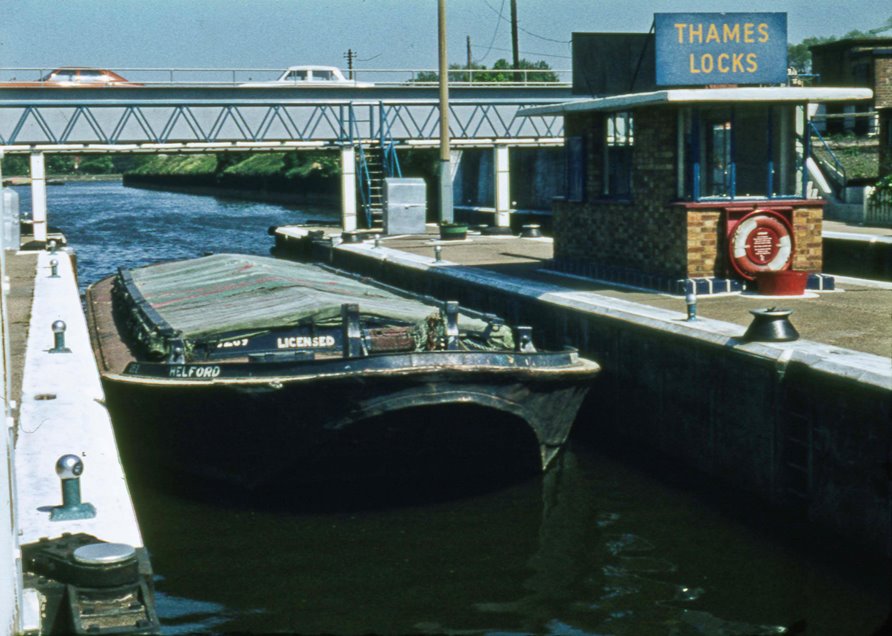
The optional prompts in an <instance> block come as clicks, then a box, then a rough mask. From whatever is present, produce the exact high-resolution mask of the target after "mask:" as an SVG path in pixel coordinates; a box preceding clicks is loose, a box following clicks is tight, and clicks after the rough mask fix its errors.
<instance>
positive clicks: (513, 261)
mask: <svg viewBox="0 0 892 636" xmlns="http://www.w3.org/2000/svg"><path fill="white" fill-rule="evenodd" d="M310 229H318V228H310ZM280 231H284V229H283V230H280ZM429 232H430V234H428V235H426V236H420V235H418V236H398V237H382V238H381V240H380V245H381V247H382V248H389V249H393V250H398V251H400V252H404V253H406V254H414V255H417V256H420V257H423V258H424V259H427V260H428V261H429V262H431V263H433V259H434V247H435V245H439V246H440V249H441V257H442V259H443V261H446V262H448V263H452V264H455V265H462V266H467V267H473V268H479V269H481V270H486V271H492V272H497V273H499V274H503V275H508V276H516V277H520V278H521V279H526V280H530V281H539V282H543V283H548V284H551V285H556V286H560V287H563V288H566V289H567V290H568V291H569V290H572V291H578V292H590V293H592V294H596V295H598V296H601V297H604V298H612V299H616V300H620V301H624V302H630V303H635V304H638V305H643V306H647V307H652V308H655V309H659V310H669V311H674V312H678V317H679V319H681V318H684V317H685V315H686V305H685V301H684V299H683V298H682V297H680V296H672V295H668V294H663V293H659V292H654V291H650V290H645V289H637V288H631V287H625V286H620V285H616V284H611V283H608V282H604V281H595V280H591V279H584V278H577V277H573V276H568V275H565V274H560V273H557V272H553V271H550V270H548V269H546V266H547V264H548V262H549V261H550V260H551V258H552V256H553V253H554V249H553V247H554V245H553V242H552V240H551V239H550V238H536V239H525V238H517V237H513V236H510V237H494V236H481V235H469V238H468V240H466V241H439V240H437V238H436V236H435V235H434V234H433V232H434V227H433V226H429ZM299 233H300V232H299V231H298V232H297V234H299ZM326 233H327V234H337V231H336V230H334V229H333V228H329V229H327V230H326ZM890 234H892V231H890ZM366 245H368V243H366ZM442 265H445V263H443V264H441V266H442ZM826 273H829V274H832V273H833V272H826ZM837 288H838V289H837V291H832V292H820V293H815V292H809V293H807V294H805V295H804V296H799V297H790V296H784V297H772V296H761V295H758V294H755V293H748V292H747V293H743V294H726V295H712V296H700V297H699V298H698V303H697V313H698V316H700V317H705V318H711V319H714V320H720V321H724V322H728V323H732V324H734V325H739V326H740V328H741V329H740V333H741V334H742V333H743V331H744V330H745V328H746V327H747V326H748V325H749V324H750V322H752V319H753V316H752V314H750V310H752V309H762V308H767V307H783V308H786V309H792V310H793V314H792V315H791V317H790V319H791V322H792V323H793V325H794V326H795V327H796V329H797V331H798V332H799V334H800V335H801V337H802V338H803V339H806V340H813V341H816V342H820V343H824V344H827V345H832V346H836V347H841V348H844V349H852V350H854V351H860V352H864V353H870V354H875V355H879V356H889V355H890V353H892V324H890V308H892V283H888V282H881V281H869V280H861V279H854V278H847V277H838V279H837Z"/></svg>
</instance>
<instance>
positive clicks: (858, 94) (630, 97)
mask: <svg viewBox="0 0 892 636" xmlns="http://www.w3.org/2000/svg"><path fill="white" fill-rule="evenodd" d="M870 99H873V91H872V90H871V89H869V88H834V87H823V86H759V87H745V88H736V87H735V88H673V89H668V90H661V91H653V92H649V93H631V94H627V95H613V96H610V97H597V98H594V99H577V100H573V101H569V102H561V103H558V104H547V105H544V106H533V107H531V108H524V109H523V110H521V111H520V112H519V113H518V114H519V115H520V116H523V117H536V116H541V115H567V114H571V113H583V112H593V111H616V110H628V109H632V108H641V107H643V106H664V105H669V104H675V105H683V104H733V103H765V104H784V103H791V104H801V103H821V102H837V101H846V102H848V101H862V100H870Z"/></svg>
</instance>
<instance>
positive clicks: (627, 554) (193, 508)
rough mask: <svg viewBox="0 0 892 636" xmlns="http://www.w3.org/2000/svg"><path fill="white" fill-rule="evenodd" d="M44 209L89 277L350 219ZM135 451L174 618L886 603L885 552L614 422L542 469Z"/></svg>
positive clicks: (626, 629) (801, 629) (773, 613)
mask: <svg viewBox="0 0 892 636" xmlns="http://www.w3.org/2000/svg"><path fill="white" fill-rule="evenodd" d="M17 190H18V191H19V193H20V195H21V200H22V208H23V209H24V210H29V209H30V196H29V195H30V193H29V192H28V191H27V189H24V188H18V189H17ZM48 205H49V217H50V223H51V225H54V226H58V227H59V228H61V229H62V230H64V232H65V233H66V235H67V236H68V238H69V241H70V245H71V246H72V247H73V248H74V249H75V250H76V252H77V255H78V267H79V275H80V284H81V286H86V285H88V284H90V283H92V282H94V281H96V280H98V279H99V278H101V277H103V276H105V275H107V274H109V273H112V272H113V271H114V270H115V269H116V268H117V267H118V266H121V265H124V266H135V265H140V264H145V263H150V262H155V261H158V260H166V259H173V258H187V257H193V256H199V255H201V254H203V253H206V252H221V251H238V252H251V253H258V254H266V253H268V251H269V248H270V246H271V245H272V239H271V238H270V237H269V236H268V235H267V228H268V227H269V226H270V225H280V224H285V223H296V222H302V221H305V220H307V219H324V218H328V219H334V218H335V215H334V214H333V213H332V212H327V213H324V212H323V213H320V212H312V213H309V212H304V211H301V210H296V209H289V208H286V207H283V206H279V205H271V204H262V203H251V202H245V201H237V200H225V199H216V198H211V197H202V196H190V195H184V194H172V193H163V192H155V191H149V190H137V189H127V188H124V187H122V186H121V185H120V184H119V183H108V182H102V183H69V184H67V185H64V186H59V187H50V188H48ZM615 397H616V399H635V398H634V396H615ZM581 417H582V419H583V420H588V419H590V418H595V417H597V405H594V404H588V405H587V407H586V410H585V412H584V413H583V414H582V416H581ZM580 424H582V425H584V424H585V421H582V422H578V423H577V425H580ZM633 424H634V423H631V422H630V425H633ZM245 426H249V427H253V428H254V430H256V433H257V434H258V435H262V434H263V428H262V422H245ZM125 465H126V468H127V472H128V477H129V481H130V485H131V490H132V493H133V496H134V500H135V504H136V508H137V512H138V516H139V520H140V525H141V527H142V530H143V534H144V540H145V544H146V546H147V547H148V549H149V551H150V553H151V559H152V564H153V566H154V569H155V572H156V575H157V576H156V581H155V583H156V589H157V602H158V612H159V614H160V618H161V621H162V623H163V632H164V633H165V634H187V633H195V632H202V633H230V632H239V633H270V632H279V633H304V634H317V633H329V634H366V633H376V634H408V633H437V634H440V633H451V634H493V635H496V634H498V635H504V634H567V635H573V636H576V635H584V634H592V635H595V634H599V635H600V634H617V635H630V636H639V635H641V636H647V635H651V634H653V635H655V636H656V635H664V634H666V635H675V636H684V635H689V634H690V635H716V636H719V635H722V636H726V635H737V636H743V635H757V634H758V635H761V634H765V635H767V634H810V635H815V634H827V635H832V636H843V635H846V636H847V635H853V636H854V635H861V634H865V635H866V634H872V633H877V630H878V629H879V627H880V625H882V624H883V622H884V620H885V619H886V617H887V615H888V613H889V587H888V584H889V579H888V572H887V571H886V569H885V566H884V565H882V564H878V563H876V562H871V561H870V560H869V559H865V558H861V557H860V556H859V555H857V554H853V553H852V552H851V551H840V550H839V546H838V544H837V542H835V541H834V540H833V539H832V538H829V537H821V536H814V534H811V533H809V532H808V531H807V529H806V527H805V526H804V524H802V522H801V521H796V520H795V519H785V518H783V517H778V516H777V515H773V514H770V513H769V512H768V510H766V509H765V508H763V507H761V506H760V505H759V504H757V503H753V502H751V501H748V500H747V498H746V497H745V496H743V495H741V494H740V493H734V492H729V491H727V490H724V489H722V488H720V487H717V486H716V485H714V484H712V483H710V480H707V479H703V478H702V477H699V476H697V475H694V474H687V473H685V472H684V471H682V470H679V469H678V468H677V467H675V466H673V465H672V464H671V463H669V462H665V461H660V460H659V459H656V458H649V457H646V456H641V455H640V454H639V453H638V452H637V451H634V450H629V449H623V448H621V447H619V446H618V445H616V444H606V445H605V444H602V443H601V442H600V440H599V441H593V440H591V439H584V440H583V439H578V440H574V441H572V442H571V444H570V445H569V447H568V448H567V449H566V452H564V453H563V454H562V455H561V456H560V459H559V461H558V462H557V465H555V466H554V467H553V469H552V470H550V471H549V472H548V473H547V474H545V475H538V474H530V473H528V472H521V471H518V472H517V473H506V474H504V475H501V476H493V475H491V474H490V475H486V476H483V477H480V476H477V477H474V478H468V479H464V480H462V479H457V478H456V477H455V476H454V475H453V476H451V478H450V483H448V484H442V483H438V482H437V479H436V478H431V476H430V475H427V476H423V477H419V478H418V479H417V480H416V479H411V478H410V479H409V480H408V481H404V482H381V481H375V480H374V479H370V480H369V481H366V482H362V483H356V484H354V485H353V486H350V485H348V486H347V487H346V488H345V487H344V486H343V485H341V486H340V487H339V488H329V487H327V486H326V485H325V484H322V485H317V486H315V487H313V489H312V491H308V490H303V491H294V492H291V493H289V492H280V493H278V494H277V497H278V499H277V500H276V501H269V500H268V499H265V500H258V501H256V502H251V501H244V500H231V499H229V498H228V497H226V494H227V493H225V492H219V493H216V495H213V496H209V493H206V492H203V493H200V494H197V491H195V490H194V489H192V488H190V487H189V486H190V485H189V484H187V483H181V482H175V483H173V484H171V483H170V480H168V479H166V478H165V477H166V476H164V475H159V474H158V473H157V471H156V470H154V469H153V467H152V466H143V465H141V464H139V463H138V462H136V461H130V460H129V459H128V458H125ZM85 495H86V496H89V493H85Z"/></svg>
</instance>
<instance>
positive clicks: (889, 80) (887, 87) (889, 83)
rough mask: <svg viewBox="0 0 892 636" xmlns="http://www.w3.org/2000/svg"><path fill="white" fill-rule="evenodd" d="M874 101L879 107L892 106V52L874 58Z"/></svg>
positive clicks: (879, 54)
mask: <svg viewBox="0 0 892 636" xmlns="http://www.w3.org/2000/svg"><path fill="white" fill-rule="evenodd" d="M873 64H874V66H873V102H874V105H875V107H876V108H877V109H879V108H892V53H877V54H876V55H875V56H874V58H873Z"/></svg>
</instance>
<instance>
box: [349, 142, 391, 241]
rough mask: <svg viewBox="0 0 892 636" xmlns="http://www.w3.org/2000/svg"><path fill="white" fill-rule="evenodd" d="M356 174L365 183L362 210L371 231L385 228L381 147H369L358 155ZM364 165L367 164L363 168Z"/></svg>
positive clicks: (384, 176) (362, 191)
mask: <svg viewBox="0 0 892 636" xmlns="http://www.w3.org/2000/svg"><path fill="white" fill-rule="evenodd" d="M356 161H357V163H358V164H360V165H357V167H356V174H357V175H361V176H360V178H361V179H362V180H363V181H364V183H363V184H361V187H360V192H361V198H362V208H363V212H364V214H365V218H366V222H367V223H368V226H369V228H370V229H378V228H383V227H384V179H385V178H386V176H387V175H386V174H385V172H384V164H383V161H382V158H381V149H380V147H379V146H367V147H365V148H363V151H362V152H359V153H357V154H356ZM362 163H364V164H365V167H364V168H363V166H362Z"/></svg>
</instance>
